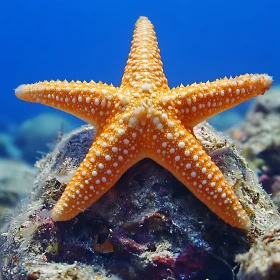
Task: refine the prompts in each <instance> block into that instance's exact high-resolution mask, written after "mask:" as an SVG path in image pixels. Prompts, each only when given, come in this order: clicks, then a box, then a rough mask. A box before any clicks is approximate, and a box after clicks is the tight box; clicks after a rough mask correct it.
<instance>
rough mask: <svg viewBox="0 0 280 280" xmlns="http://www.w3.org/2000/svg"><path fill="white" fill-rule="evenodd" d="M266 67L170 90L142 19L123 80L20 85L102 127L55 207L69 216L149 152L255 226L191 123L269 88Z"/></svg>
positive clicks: (201, 195)
mask: <svg viewBox="0 0 280 280" xmlns="http://www.w3.org/2000/svg"><path fill="white" fill-rule="evenodd" d="M271 83H272V78H271V77H270V76H268V75H266V74H263V75H258V74H256V75H252V74H246V75H243V76H239V77H236V78H230V79H227V78H224V79H219V80H216V81H214V82H206V83H200V84H192V85H189V86H180V87H177V88H173V89H170V88H169V87H168V84H167V79H166V77H165V75H164V73H163V69H162V62H161V58H160V54H159V49H158V44H157V39H156V35H155V32H154V29H153V25H152V24H151V22H150V21H149V20H148V19H147V18H146V17H140V18H139V20H138V21H137V23H136V26H135V31H134V36H133V41H132V47H131V51H130V54H129V58H128V61H127V64H126V67H125V71H124V75H123V78H122V83H121V86H120V87H114V86H112V85H106V84H103V83H101V82H99V83H95V82H93V81H91V82H89V83H87V82H80V81H76V82H74V81H72V82H67V81H50V82H47V81H45V82H39V83H35V84H25V85H21V86H19V87H18V88H17V89H16V95H17V96H18V97H19V98H20V99H23V100H26V101H30V102H38V103H42V104H46V105H49V106H52V107H55V108H58V109H60V110H63V111H66V112H68V113H71V114H73V115H75V116H77V117H79V118H81V119H83V120H85V121H87V122H89V123H90V124H92V125H94V126H95V128H96V139H95V141H94V142H93V144H92V146H91V148H90V149H89V151H88V154H87V155H86V157H85V158H84V160H83V162H82V163H81V165H80V166H79V167H78V169H77V170H76V173H75V174H74V176H73V178H72V179H71V180H70V182H69V183H68V185H67V187H66V189H65V191H64V192H63V194H62V196H61V198H60V199H59V201H58V202H57V203H56V205H55V206H54V208H53V210H52V218H53V220H55V221H65V220H69V219H71V218H73V217H75V216H76V215H78V214H79V213H80V212H82V211H84V210H85V209H87V208H88V207H89V206H90V205H91V204H92V203H94V202H95V201H96V200H98V199H99V198H100V197H101V196H102V195H103V194H104V193H106V192H107V191H108V190H109V189H110V188H111V187H112V186H113V185H114V184H115V183H116V181H117V180H118V179H119V178H120V176H121V175H122V174H123V173H124V172H125V171H126V170H127V169H128V168H129V167H130V166H132V165H133V164H135V163H136V162H138V161H139V160H141V159H143V158H151V159H153V160H154V161H156V162H157V163H159V164H160V165H162V166H163V167H165V168H166V169H168V170H169V171H170V172H171V173H172V174H174V176H176V177H177V178H178V179H179V180H180V181H181V182H182V183H183V184H184V185H185V186H186V187H187V188H189V190H190V191H191V192H192V193H193V194H194V195H195V196H196V197H197V198H198V199H200V200H201V201H202V202H203V203H205V204H206V205H207V206H208V207H209V208H210V209H211V210H212V211H213V212H214V213H216V214H217V215H218V216H219V217H220V218H222V219H223V220H224V221H225V222H227V223H228V224H230V225H232V226H234V227H238V228H241V229H249V228H250V219H249V217H248V216H247V214H246V212H245V211H244V209H243V208H242V206H241V204H240V202H239V201H238V199H237V197H236V196H235V194H234V192H233V190H232V187H231V186H230V185H229V183H228V182H227V181H226V179H225V177H224V176H223V174H222V173H221V171H220V170H219V168H218V167H217V166H216V165H215V164H214V163H213V162H212V160H211V158H210V156H208V155H207V154H206V152H205V151H204V150H203V148H202V146H201V144H200V143H199V141H198V140H197V139H196V138H195V136H194V134H193V131H192V128H193V127H194V126H195V125H196V124H198V123H199V122H201V121H203V120H205V119H207V118H209V117H211V116H213V115H215V114H217V113H219V112H221V111H224V110H226V109H228V108H231V107H233V106H235V105H237V104H239V103H241V102H243V101H245V100H248V99H250V98H252V97H254V96H256V95H258V94H263V93H264V92H265V91H266V90H268V89H269V87H270V85H271Z"/></svg>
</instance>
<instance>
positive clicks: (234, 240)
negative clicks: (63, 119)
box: [1, 124, 280, 280]
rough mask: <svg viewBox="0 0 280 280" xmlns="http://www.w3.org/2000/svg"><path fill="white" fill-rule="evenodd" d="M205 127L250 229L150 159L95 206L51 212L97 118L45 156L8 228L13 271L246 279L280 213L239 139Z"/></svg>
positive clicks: (203, 135) (8, 272)
mask: <svg viewBox="0 0 280 280" xmlns="http://www.w3.org/2000/svg"><path fill="white" fill-rule="evenodd" d="M195 134H196V136H197V138H198V139H199V140H200V141H201V143H202V144H203V146H204V148H205V150H206V151H207V152H208V154H209V155H210V156H211V157H212V160H213V161H214V162H215V163H216V164H217V165H218V166H219V168H220V169H221V170H222V172H223V173H224V175H225V176H226V178H227V180H228V181H229V182H230V183H231V184H232V185H233V186H234V191H235V193H236V195H237V196H238V198H239V200H240V202H241V203H242V205H243V207H244V209H245V210H246V211H247V213H248V215H249V216H250V218H251V220H252V228H251V230H250V232H246V231H242V230H239V229H237V228H232V227H230V226H229V225H227V224H225V223H224V222H223V221H222V220H221V219H219V218H218V217H217V216H216V215H215V214H214V213H212V212H211V211H210V210H209V209H208V208H207V207H206V206H205V205H204V204H202V203H201V202H200V201H199V200H198V199H197V198H196V197H195V196H194V195H193V194H192V193H191V192H190V191H189V190H188V189H187V188H186V187H185V186H183V185H182V184H181V183H180V182H179V181H178V180H177V179H176V178H174V177H173V176H172V175H171V174H170V173H169V172H168V171H166V170H165V169H164V168H162V167H161V166H159V165H158V164H156V163H155V162H153V161H151V160H149V159H145V160H142V161H141V162H139V163H137V164H136V165H134V166H133V167H132V168H130V169H129V170H128V171H127V172H126V173H125V174H124V175H123V176H122V177H121V179H120V180H119V181H118V182H117V184H116V185H115V186H114V187H113V188H112V189H111V190H110V191H108V192H107V193H106V194H105V195H104V196H103V197H102V198H101V199H99V200H98V201H97V202H96V203H94V204H93V205H92V206H91V207H90V208H89V209H88V210H87V211H85V212H83V213H81V214H79V215H78V216H77V217H76V218H74V219H72V220H70V221H67V222H53V221H52V219H51V218H50V209H52V207H53V205H54V204H55V202H56V201H57V200H58V198H59V197H60V195H61V194H62V192H63V190H64V188H65V186H66V184H67V182H68V181H69V179H70V178H71V176H72V175H73V173H74V171H75V169H76V168H77V166H78V165H79V163H80V162H81V161H82V160H83V158H84V156H85V155H86V153H87V151H88V149H89V147H90V145H91V143H92V141H93V139H94V129H93V128H92V127H91V126H89V125H88V126H83V127H82V128H80V129H77V130H75V131H73V132H72V133H70V134H68V135H66V136H64V137H62V139H61V140H60V142H59V143H57V145H56V147H55V149H54V151H53V152H52V153H50V154H48V155H47V156H46V157H45V158H43V159H41V160H40V161H39V162H37V166H38V167H39V170H40V171H39V173H38V175H37V177H36V179H35V180H34V184H33V188H32V192H31V193H30V197H29V200H28V201H27V202H26V203H25V204H23V205H22V206H21V207H20V208H18V210H17V213H16V214H14V215H13V216H12V217H11V219H10V224H9V228H8V229H7V231H6V232H5V233H3V234H2V250H1V253H2V256H1V259H2V263H1V266H2V274H3V275H2V276H3V278H4V279H144V278H146V279H151V280H153V279H207V278H208V279H211V280H212V279H215V280H218V279H236V277H237V272H238V264H237V262H236V260H235V256H236V255H237V254H239V255H240V254H243V253H245V252H247V251H248V250H249V249H250V245H251V244H252V243H253V242H255V240H258V238H260V236H262V235H263V234H265V232H266V230H267V229H268V228H272V227H273V226H274V225H276V224H277V223H279V221H280V218H279V214H278V211H277V209H276V208H275V206H274V204H273V202H272V201H271V199H270V197H269V196H268V195H267V194H266V192H265V191H264V190H263V189H262V188H261V186H260V185H259V184H258V180H257V177H256V176H255V174H254V173H253V172H252V171H251V170H250V169H249V167H248V164H247V162H246V161H245V159H244V158H243V157H242V156H240V155H239V154H238V152H237V150H236V148H235V146H234V144H233V143H232V142H231V141H230V139H229V138H226V137H224V136H223V135H222V134H219V133H217V132H215V131H214V129H213V128H212V127H211V126H209V125H208V124H201V125H199V126H197V127H195ZM240 256H242V255H240ZM240 258H241V257H240ZM237 260H238V261H241V259H237ZM252 279H253V278H252Z"/></svg>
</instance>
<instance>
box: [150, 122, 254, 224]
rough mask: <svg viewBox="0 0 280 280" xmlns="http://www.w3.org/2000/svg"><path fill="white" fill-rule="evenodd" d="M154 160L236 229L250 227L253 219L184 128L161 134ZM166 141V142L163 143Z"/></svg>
mask: <svg viewBox="0 0 280 280" xmlns="http://www.w3.org/2000/svg"><path fill="white" fill-rule="evenodd" d="M157 139H161V140H160V141H157V140H155V142H154V145H155V147H156V148H155V149H153V151H157V152H153V151H151V153H150V155H151V158H152V159H153V160H154V161H156V162H157V163H159V164H160V165H162V166H163V167H165V168H166V169H168V170H169V171H170V172H171V173H172V174H173V175H174V176H175V177H176V178H178V179H179V180H180V181H181V182H182V183H183V184H184V185H185V186H186V187H187V188H188V189H189V190H190V191H191V192H192V193H193V194H194V195H195V196H196V197H197V198H198V199H199V200H201V201H202V202H203V203H204V204H206V205H207V206H208V207H209V208H210V210H211V211H212V212H214V213H216V214H217V215H218V216H219V217H220V218H221V219H223V220H224V221H225V222H227V223H228V224H230V225H231V226H233V227H238V228H241V229H249V228H250V219H249V217H248V216H247V214H246V212H245V211H244V209H243V208H242V206H241V204H240V202H239V200H238V199H237V197H236V196H235V194H234V192H233V190H232V187H231V186H230V185H229V183H228V182H227V180H226V179H225V177H224V176H223V174H222V173H221V171H220V170H219V168H218V167H217V166H216V165H215V163H214V162H212V160H211V158H210V156H209V155H207V153H206V152H205V151H204V150H203V148H202V146H201V144H200V143H199V141H198V140H197V139H196V138H195V137H194V135H193V134H192V133H191V132H190V131H189V130H186V129H185V128H184V127H183V126H179V125H177V126H175V127H173V128H171V127H169V128H168V130H166V131H164V132H162V135H159V134H158V135H157ZM162 139H164V140H163V142H162Z"/></svg>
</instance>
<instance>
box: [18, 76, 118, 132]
mask: <svg viewBox="0 0 280 280" xmlns="http://www.w3.org/2000/svg"><path fill="white" fill-rule="evenodd" d="M116 91H117V88H115V87H113V86H110V85H106V84H102V83H101V82H99V83H95V82H92V81H91V82H89V83H86V82H80V81H76V82H74V81H72V82H67V81H50V82H48V81H44V82H39V83H35V84H24V85H21V86H19V87H18V88H17V89H16V90H15V93H16V96H17V97H18V98H20V99H22V100H25V101H29V102H36V103H41V104H44V105H48V106H51V107H54V108H57V109H59V110H62V111H65V112H67V113H70V114H73V115H75V116H77V117H79V118H80V119H82V120H85V121H87V122H89V123H91V124H92V125H94V126H95V127H96V126H97V124H98V123H99V120H102V122H103V123H104V119H105V120H106V118H107V117H109V115H110V113H111V112H112V108H114V106H115V103H116V94H115V93H116ZM100 123H101V122H100Z"/></svg>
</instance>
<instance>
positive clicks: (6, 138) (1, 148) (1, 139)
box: [0, 133, 21, 160]
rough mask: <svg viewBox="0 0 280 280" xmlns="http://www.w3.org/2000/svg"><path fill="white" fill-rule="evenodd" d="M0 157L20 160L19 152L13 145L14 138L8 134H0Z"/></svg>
mask: <svg viewBox="0 0 280 280" xmlns="http://www.w3.org/2000/svg"><path fill="white" fill-rule="evenodd" d="M0 157H1V158H12V159H15V160H20V159H21V151H20V149H19V148H18V147H16V146H15V144H14V138H13V136H12V135H10V134H8V133H0Z"/></svg>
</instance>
